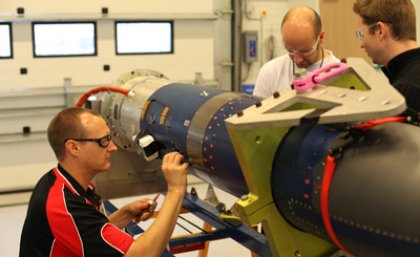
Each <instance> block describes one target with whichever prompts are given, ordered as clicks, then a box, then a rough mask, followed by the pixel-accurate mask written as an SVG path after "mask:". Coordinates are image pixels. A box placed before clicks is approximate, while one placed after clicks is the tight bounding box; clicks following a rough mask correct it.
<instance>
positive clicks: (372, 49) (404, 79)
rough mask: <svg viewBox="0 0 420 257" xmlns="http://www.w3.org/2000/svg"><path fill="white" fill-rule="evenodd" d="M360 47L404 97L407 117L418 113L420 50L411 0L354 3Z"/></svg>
mask: <svg viewBox="0 0 420 257" xmlns="http://www.w3.org/2000/svg"><path fill="white" fill-rule="evenodd" d="M353 11H354V12H355V13H356V14H357V15H358V16H359V17H358V28H357V30H356V36H357V38H358V39H359V40H360V46H361V47H362V48H363V49H365V51H366V53H367V54H368V56H369V57H370V58H371V59H372V61H373V62H374V63H376V64H380V65H383V67H382V71H383V72H384V74H385V75H386V76H387V77H388V79H389V81H390V83H391V84H392V85H393V86H394V87H395V88H396V89H397V90H398V91H399V92H400V93H401V94H402V95H403V96H404V97H405V99H406V102H407V112H406V113H407V114H408V115H410V116H412V117H414V118H418V115H419V112H420V48H418V46H417V42H416V10H415V8H414V5H413V3H412V2H411V1H410V0H356V2H355V3H354V5H353Z"/></svg>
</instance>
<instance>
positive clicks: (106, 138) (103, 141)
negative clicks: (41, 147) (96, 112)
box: [64, 134, 112, 148]
mask: <svg viewBox="0 0 420 257" xmlns="http://www.w3.org/2000/svg"><path fill="white" fill-rule="evenodd" d="M111 139H112V135H111V134H108V135H105V136H103V137H100V138H68V139H66V140H64V143H66V142H67V141H69V140H74V141H77V142H95V143H97V144H98V145H99V146H100V147H102V148H106V147H108V145H109V143H111Z"/></svg>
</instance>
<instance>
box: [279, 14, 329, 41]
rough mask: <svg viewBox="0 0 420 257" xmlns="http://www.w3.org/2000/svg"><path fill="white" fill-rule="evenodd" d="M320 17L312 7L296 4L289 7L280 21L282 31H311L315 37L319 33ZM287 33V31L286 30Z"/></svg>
mask: <svg viewBox="0 0 420 257" xmlns="http://www.w3.org/2000/svg"><path fill="white" fill-rule="evenodd" d="M321 27H322V24H321V19H320V17H319V15H318V13H317V12H315V10H314V9H312V8H309V7H306V6H296V7H293V8H292V9H290V10H289V11H288V12H287V13H286V15H285V16H284V18H283V21H282V23H281V29H282V32H283V33H285V31H291V32H292V31H293V32H294V33H297V32H299V31H303V30H304V31H308V30H309V31H311V32H312V33H313V36H314V38H315V39H316V38H317V37H318V35H319V34H320V33H321ZM286 33H287V32H286Z"/></svg>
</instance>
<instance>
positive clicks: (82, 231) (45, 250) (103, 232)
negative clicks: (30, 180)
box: [19, 108, 188, 257]
mask: <svg viewBox="0 0 420 257" xmlns="http://www.w3.org/2000/svg"><path fill="white" fill-rule="evenodd" d="M48 141H49V143H50V145H51V147H52V149H53V150H54V153H55V155H56V157H57V159H58V165H57V167H55V168H53V169H51V170H50V171H49V172H48V173H46V174H45V175H44V176H43V177H42V178H41V179H40V180H39V181H38V183H37V185H36V186H35V188H34V191H33V193H32V196H31V199H30V202H29V206H28V212H27V215H26V219H25V223H24V226H23V229H22V235H21V242H20V253H19V256H20V257H70V256H72V257H73V256H74V257H76V256H80V257H82V256H84V257H88V256H101V257H104V256H119V257H121V256H125V257H132V256H155V257H157V256H160V255H161V254H162V253H163V251H164V249H165V247H166V245H167V244H168V241H169V239H170V236H171V234H172V232H173V229H174V226H175V223H176V219H177V215H178V213H179V210H180V208H181V204H182V201H183V198H184V193H185V189H186V169H187V167H188V164H187V163H184V164H182V160H183V156H182V155H181V154H179V153H177V152H172V153H168V154H166V155H165V156H164V158H163V161H162V172H163V174H164V176H165V179H166V182H167V185H168V191H167V194H166V196H165V200H164V202H163V204H162V207H161V209H160V213H159V215H158V216H157V218H156V220H155V221H154V222H153V224H152V225H151V226H150V227H149V229H148V230H147V231H146V232H144V233H143V234H142V235H140V236H139V237H138V238H137V239H134V238H132V237H131V236H130V235H128V234H127V233H125V232H124V231H123V228H124V227H125V226H126V225H127V224H128V223H129V222H130V221H132V220H136V221H139V220H146V219H148V218H150V217H151V216H152V214H153V210H149V209H148V208H149V207H150V203H149V200H148V199H141V200H137V201H134V202H132V203H130V204H127V205H125V206H123V207H122V208H120V209H119V210H117V211H116V212H114V213H113V214H112V215H110V216H109V217H107V216H105V215H104V214H103V213H102V212H100V206H101V198H100V197H99V196H98V195H97V194H96V193H95V191H94V186H93V184H92V183H91V181H92V179H93V178H94V176H95V175H96V174H98V173H101V172H105V171H106V170H108V169H109V168H110V167H111V163H110V157H111V153H112V152H115V151H116V150H117V147H116V146H115V145H114V143H113V142H112V140H111V134H110V129H109V128H108V126H107V124H106V122H105V120H104V119H103V118H102V117H101V116H100V114H99V113H96V112H93V111H91V110H88V109H83V108H67V109H64V110H62V111H61V112H59V113H58V114H57V115H56V116H55V117H54V118H53V120H52V121H51V123H50V125H49V127H48Z"/></svg>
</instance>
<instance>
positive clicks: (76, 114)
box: [48, 107, 100, 161]
mask: <svg viewBox="0 0 420 257" xmlns="http://www.w3.org/2000/svg"><path fill="white" fill-rule="evenodd" d="M83 113H90V114H92V115H94V116H100V114H99V113H98V112H95V111H92V110H90V109H85V108H78V107H70V108H66V109H63V110H61V111H60V112H59V113H58V114H57V115H56V116H55V117H54V118H53V119H52V120H51V122H50V124H49V126H48V142H49V143H50V146H51V148H52V149H53V151H54V153H55V156H56V157H57V159H58V160H59V161H60V160H62V159H63V158H64V152H65V151H64V142H65V141H66V140H67V139H71V138H84V137H85V130H84V128H83V125H82V122H81V120H80V115H81V114H83Z"/></svg>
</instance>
